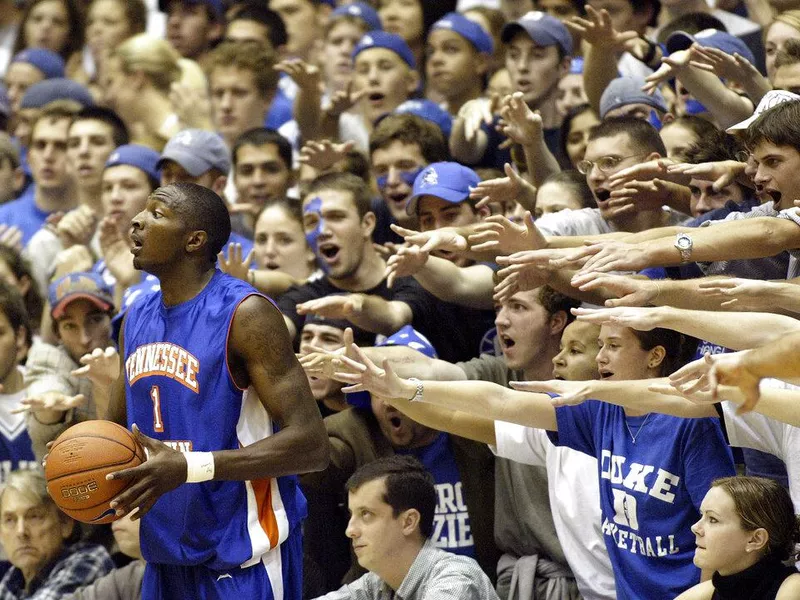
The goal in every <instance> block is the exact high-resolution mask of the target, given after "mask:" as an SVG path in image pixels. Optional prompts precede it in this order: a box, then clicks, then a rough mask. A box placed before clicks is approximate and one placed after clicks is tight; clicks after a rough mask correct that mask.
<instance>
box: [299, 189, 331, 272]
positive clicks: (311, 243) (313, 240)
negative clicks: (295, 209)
mask: <svg viewBox="0 0 800 600" xmlns="http://www.w3.org/2000/svg"><path fill="white" fill-rule="evenodd" d="M303 214H304V215H317V217H318V219H317V224H316V226H315V227H314V229H312V230H311V231H309V232H308V233H306V242H307V243H308V247H309V248H311V251H312V252H313V253H314V256H316V257H317V265H319V267H320V268H321V269H322V270H323V271H324V272H325V273H327V272H328V270H329V268H328V265H327V263H326V262H325V261H324V260H322V258H321V257H320V254H319V246H318V243H317V240H318V239H319V234H320V232H321V231H322V226H323V221H322V198H320V197H319V196H315V197H314V198H312V199H311V200H310V201H309V203H308V204H307V205H306V206H305V207H304V208H303Z"/></svg>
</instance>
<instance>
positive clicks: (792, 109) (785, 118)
mask: <svg viewBox="0 0 800 600" xmlns="http://www.w3.org/2000/svg"><path fill="white" fill-rule="evenodd" d="M762 142H769V143H771V144H775V145H776V146H790V147H792V148H794V149H795V150H797V151H800V100H793V101H790V102H782V103H781V104H778V105H777V106H773V107H772V108H770V109H769V110H768V111H765V112H763V113H761V115H760V116H759V117H758V118H757V119H756V120H755V121H753V122H752V123H751V124H750V126H749V127H748V128H747V130H746V131H745V144H747V147H748V148H749V149H750V150H753V149H754V148H755V147H756V146H758V145H759V144H760V143H762Z"/></svg>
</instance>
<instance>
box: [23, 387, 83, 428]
mask: <svg viewBox="0 0 800 600" xmlns="http://www.w3.org/2000/svg"><path fill="white" fill-rule="evenodd" d="M84 404H86V397H85V396H84V395H83V394H78V395H77V396H67V395H66V394H62V393H60V392H45V393H43V394H38V395H36V396H28V397H27V398H23V399H22V400H20V403H19V406H17V407H16V408H13V409H11V412H12V413H13V414H19V413H24V412H31V413H33V415H34V416H35V417H36V418H37V419H39V421H41V422H42V423H45V424H47V423H56V422H58V421H60V420H61V417H62V413H64V412H66V411H68V410H70V409H73V408H78V407H80V406H83V405H84Z"/></svg>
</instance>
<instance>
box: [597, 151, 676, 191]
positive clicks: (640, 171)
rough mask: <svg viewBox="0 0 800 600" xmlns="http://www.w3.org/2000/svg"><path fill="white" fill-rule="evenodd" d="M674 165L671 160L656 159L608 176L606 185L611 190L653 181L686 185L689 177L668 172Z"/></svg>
mask: <svg viewBox="0 0 800 600" xmlns="http://www.w3.org/2000/svg"><path fill="white" fill-rule="evenodd" d="M676 164H677V163H676V162H675V161H674V160H672V159H671V158H658V159H656V160H651V161H648V162H644V163H640V164H638V165H633V166H632V167H627V168H625V169H622V170H621V171H617V172H616V173H614V174H613V175H610V176H609V178H608V185H609V186H610V187H611V188H612V189H613V188H617V187H624V185H625V184H626V183H630V182H633V181H650V180H653V179H664V180H669V181H672V182H674V183H679V184H681V185H688V184H689V180H690V179H691V177H686V176H685V175H682V174H681V173H680V172H672V171H670V167H672V166H674V165H676Z"/></svg>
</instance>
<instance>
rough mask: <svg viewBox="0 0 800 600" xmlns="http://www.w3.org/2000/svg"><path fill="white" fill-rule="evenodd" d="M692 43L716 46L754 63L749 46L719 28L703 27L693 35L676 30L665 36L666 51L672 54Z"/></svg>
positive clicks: (754, 59)
mask: <svg viewBox="0 0 800 600" xmlns="http://www.w3.org/2000/svg"><path fill="white" fill-rule="evenodd" d="M694 43H697V44H698V45H700V46H707V47H709V48H716V49H717V50H722V51H723V52H725V53H726V54H730V55H733V54H734V53H736V54H738V55H739V56H741V57H742V58H745V59H747V60H748V61H749V62H750V64H755V62H756V58H755V56H753V52H752V51H751V50H750V48H748V47H747V44H745V43H744V42H743V41H742V40H741V39H739V38H738V37H736V36H735V35H731V34H730V33H726V32H725V31H720V30H719V29H704V30H703V31H699V32H697V33H695V34H694V35H691V34H689V33H686V32H685V31H676V32H675V33H673V34H671V35H670V36H669V37H668V38H667V43H666V46H667V52H669V53H670V54H672V53H673V52H677V51H678V50H686V49H687V48H689V47H690V46H691V45H692V44H694Z"/></svg>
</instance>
